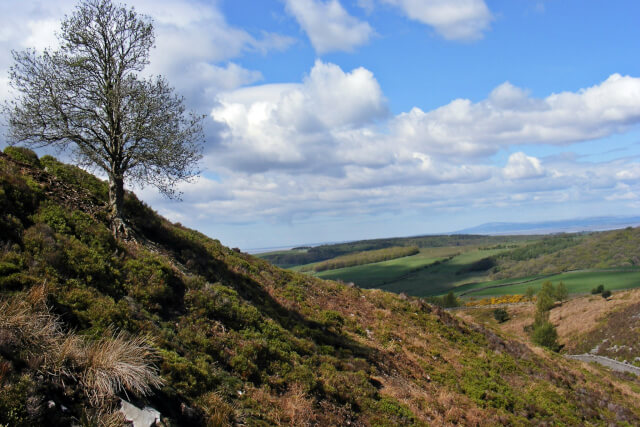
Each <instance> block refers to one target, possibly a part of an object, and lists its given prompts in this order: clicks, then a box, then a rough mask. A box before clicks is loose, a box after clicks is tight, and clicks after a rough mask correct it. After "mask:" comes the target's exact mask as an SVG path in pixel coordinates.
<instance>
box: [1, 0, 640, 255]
mask: <svg viewBox="0 0 640 427" xmlns="http://www.w3.org/2000/svg"><path fill="white" fill-rule="evenodd" d="M75 4H76V2H74V1H68V0H59V1H55V2H52V1H44V0H23V1H20V2H14V1H6V0H2V1H0V98H1V99H3V100H6V99H10V98H11V97H13V96H15V93H13V92H12V91H11V89H10V87H9V82H8V69H9V67H10V66H11V64H12V61H13V60H12V56H11V50H18V51H20V50H24V49H26V48H35V49H37V50H42V49H44V48H47V47H49V48H53V49H55V48H56V46H57V45H56V43H57V41H56V37H55V32H56V31H57V30H58V29H59V27H60V20H61V19H62V18H63V16H64V15H65V14H70V13H72V12H73V10H74V7H75ZM126 4H127V5H128V6H133V7H134V8H135V10H136V11H137V12H139V13H141V14H145V15H147V16H149V17H150V18H151V19H152V20H153V23H154V28H155V34H156V47H155V48H154V49H153V50H152V52H151V58H150V61H151V62H150V64H149V66H148V67H147V68H146V69H145V70H144V71H143V73H144V75H146V76H149V75H158V74H161V75H163V76H164V77H166V78H167V80H168V81H169V83H170V84H171V85H172V86H174V88H175V90H176V92H177V93H179V94H181V95H183V96H184V98H185V103H186V105H187V107H188V108H189V109H190V110H192V111H195V112H197V113H199V114H204V115H206V116H207V117H206V119H205V123H204V129H205V142H204V158H203V160H202V162H201V164H200V167H201V169H202V173H201V175H200V176H199V178H197V179H196V180H195V181H193V182H191V183H180V184H179V185H178V188H179V190H180V191H181V192H182V197H181V200H169V199H166V198H164V197H163V196H161V195H160V194H159V193H158V192H157V191H155V190H154V189H153V188H150V187H145V188H138V187H136V186H135V185H134V184H133V183H128V184H129V188H133V189H134V190H135V191H136V193H137V194H138V195H139V197H141V198H142V199H143V200H144V201H145V202H146V203H148V204H149V205H150V206H151V207H152V208H154V209H155V210H156V211H158V212H159V213H160V214H162V215H164V216H166V217H167V218H169V219H170V220H172V221H176V222H180V223H182V224H183V225H185V226H188V227H191V228H195V229H197V230H199V231H201V232H203V233H205V234H207V235H209V236H210V237H213V238H217V239H219V240H220V241H221V242H222V243H223V244H225V245H228V246H232V247H239V248H241V249H243V250H248V249H255V248H263V247H278V246H295V245H300V244H308V243H320V242H337V241H348V240H356V239H368V238H378V237H392V236H411V235H420V234H434V233H447V232H452V231H456V230H460V229H464V228H468V227H472V226H476V225H479V224H483V223H487V222H527V221H545V220H559V219H569V218H584V217H592V216H609V215H614V216H627V215H637V214H638V212H639V211H640V181H639V179H640V126H639V124H640V55H639V53H640V25H638V17H640V2H637V1H636V0H610V1H600V0H545V1H543V0H207V1H198V0H184V1H176V0H174V1H169V0H130V1H128V2H127V3H126ZM0 130H2V129H0ZM0 143H1V144H2V146H4V145H5V144H6V142H5V141H4V136H0ZM59 157H62V158H64V153H61V154H60V155H59Z"/></svg>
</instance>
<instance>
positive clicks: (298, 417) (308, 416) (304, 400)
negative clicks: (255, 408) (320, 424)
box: [281, 383, 316, 426]
mask: <svg viewBox="0 0 640 427" xmlns="http://www.w3.org/2000/svg"><path fill="white" fill-rule="evenodd" d="M281 405H282V409H283V410H284V412H285V414H286V415H287V417H288V419H289V423H290V425H292V426H311V425H314V424H315V421H316V414H315V413H314V410H313V400H312V399H311V398H309V397H308V396H307V394H306V393H305V391H304V387H303V386H302V385H300V384H298V383H295V384H293V385H292V386H291V387H290V389H289V391H288V392H287V393H286V394H285V395H284V396H283V398H282V403H281Z"/></svg>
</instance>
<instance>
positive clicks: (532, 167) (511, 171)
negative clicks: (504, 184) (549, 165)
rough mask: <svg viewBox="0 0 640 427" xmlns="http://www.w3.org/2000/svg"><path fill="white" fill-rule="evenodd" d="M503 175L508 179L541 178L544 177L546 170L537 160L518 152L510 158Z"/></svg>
mask: <svg viewBox="0 0 640 427" xmlns="http://www.w3.org/2000/svg"><path fill="white" fill-rule="evenodd" d="M503 173H504V176H505V177H507V178H508V179H528V178H539V177H541V176H543V175H544V169H543V167H542V165H541V164H540V160H538V159H537V158H535V157H530V156H527V155H526V154H524V153H523V152H518V153H513V154H512V155H510V156H509V160H508V161H507V165H506V166H505V168H504V170H503Z"/></svg>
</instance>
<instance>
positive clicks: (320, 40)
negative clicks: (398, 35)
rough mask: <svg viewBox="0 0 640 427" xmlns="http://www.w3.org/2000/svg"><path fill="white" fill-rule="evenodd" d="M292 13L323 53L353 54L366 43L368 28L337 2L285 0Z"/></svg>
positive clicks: (369, 31)
mask: <svg viewBox="0 0 640 427" xmlns="http://www.w3.org/2000/svg"><path fill="white" fill-rule="evenodd" d="M285 2H286V7H287V11H289V13H291V14H292V15H293V16H294V17H295V18H296V20H297V21H298V23H299V24H300V26H301V27H302V29H303V30H304V31H305V32H306V33H307V35H308V36H309V39H310V40H311V44H312V45H313V47H314V48H315V50H316V51H317V52H318V53H320V54H322V53H327V52H333V51H347V52H350V51H352V50H353V49H354V48H355V47H357V46H360V45H363V44H365V43H367V42H368V41H369V38H370V37H371V36H372V35H373V33H374V31H373V28H371V26H370V25H369V24H368V23H366V22H363V21H360V20H358V19H357V18H355V17H353V16H352V15H349V13H348V12H347V11H346V10H345V9H344V7H342V5H341V4H340V2H339V1H338V0H285Z"/></svg>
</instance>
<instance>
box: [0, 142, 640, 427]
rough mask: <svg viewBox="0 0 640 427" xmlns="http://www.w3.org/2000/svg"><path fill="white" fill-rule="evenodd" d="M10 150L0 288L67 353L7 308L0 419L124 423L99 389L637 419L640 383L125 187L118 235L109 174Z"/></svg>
mask: <svg viewBox="0 0 640 427" xmlns="http://www.w3.org/2000/svg"><path fill="white" fill-rule="evenodd" d="M8 152H9V153H10V154H11V156H7V155H4V154H3V155H2V156H0V241H2V246H1V251H0V293H1V296H2V303H3V304H5V306H6V307H13V308H12V310H14V311H15V312H16V313H17V314H18V315H19V314H20V313H22V312H25V313H28V312H30V311H29V310H31V312H33V313H36V314H35V315H36V316H40V317H42V318H43V319H45V324H46V325H50V326H51V328H52V329H51V331H50V333H49V335H47V336H50V337H51V346H53V347H50V348H63V349H65V350H64V351H65V352H64V353H60V352H59V353H58V354H60V355H66V356H65V358H64V360H57V361H54V362H55V363H53V362H50V361H48V360H45V359H47V358H46V357H44V358H43V356H42V352H41V351H40V352H39V351H38V347H37V345H36V344H34V342H33V340H28V339H25V338H24V337H29V336H31V335H30V332H29V328H32V327H33V328H34V330H36V332H37V330H38V328H39V327H38V325H35V326H33V325H31V323H29V322H23V323H20V322H18V321H8V320H3V322H2V323H1V324H0V384H1V388H0V424H9V425H12V426H13V425H34V424H43V423H44V421H45V420H46V423H47V424H48V425H56V424H57V425H67V424H72V423H83V424H91V423H99V422H117V417H114V416H112V415H111V414H110V411H112V410H113V409H115V407H116V406H115V403H114V404H112V405H111V406H110V405H109V404H108V403H109V402H106V403H105V401H106V400H109V399H111V401H112V402H116V396H122V397H127V398H128V399H134V398H137V399H141V401H140V402H138V403H139V404H141V405H142V404H149V405H151V406H153V407H155V408H156V409H158V410H159V411H160V412H161V413H162V415H163V417H164V422H165V424H166V425H196V426H197V425H233V424H242V425H252V426H253V425H258V426H260V425H264V426H267V425H296V426H302V425H322V426H324V425H362V426H367V425H372V426H373V425H378V426H385V425H442V424H456V423H458V424H463V425H496V424H513V425H529V424H533V425H539V424H541V423H544V422H553V423H557V424H560V425H561V424H565V425H579V424H594V425H606V424H608V423H621V424H624V423H628V424H630V425H633V424H638V423H639V422H640V409H639V408H638V407H637V405H636V403H637V401H638V400H637V399H638V398H639V397H640V396H638V394H637V393H636V392H634V391H633V390H634V389H633V387H628V386H626V385H620V383H619V381H621V380H617V379H614V378H606V377H602V376H598V377H596V376H595V375H593V374H591V373H589V372H588V371H586V370H582V369H580V368H579V365H578V364H577V363H575V362H570V361H565V360H563V359H562V358H560V357H559V356H557V355H555V354H551V353H549V352H546V351H542V350H540V351H538V350H537V351H532V350H530V349H529V348H528V347H527V346H525V345H524V344H521V343H519V342H514V341H509V340H506V339H504V338H502V337H500V336H499V335H496V334H495V333H494V332H491V331H489V330H485V329H483V328H481V327H479V326H475V325H471V324H466V323H461V322H460V321H458V320H456V319H454V318H453V317H451V316H450V315H448V314H447V313H446V312H444V311H442V310H440V309H435V308H433V307H432V306H430V305H428V304H426V303H425V302H424V301H422V300H420V299H416V298H407V297H401V296H397V295H394V294H390V293H386V292H382V291H376V290H371V291H368V290H361V289H359V288H357V287H347V286H344V285H342V284H339V283H335V282H330V281H322V280H319V279H316V278H313V277H308V276H305V275H302V274H298V273H294V272H290V271H285V270H282V269H279V268H277V267H274V266H272V265H271V264H269V263H267V262H266V261H263V260H260V259H257V258H254V257H251V256H249V255H247V254H244V253H240V252H237V251H234V250H231V249H228V248H226V247H224V246H222V245H221V244H220V243H219V242H218V241H217V240H212V239H210V238H208V237H206V236H204V235H202V234H200V233H198V232H196V231H193V230H189V229H186V228H184V227H182V226H180V225H179V224H171V223H170V222H168V221H166V220H165V219H163V218H161V217H160V216H158V215H157V214H156V213H155V212H153V211H152V210H151V209H150V208H148V207H147V206H145V205H144V204H143V203H141V202H140V201H139V200H137V199H136V197H135V196H134V195H133V194H128V195H127V199H126V205H125V209H126V213H127V217H128V219H129V221H130V224H131V227H132V229H133V230H134V235H135V241H130V242H120V241H115V240H114V239H113V238H112V237H111V234H110V232H109V228H108V225H107V221H106V204H105V202H106V199H107V186H106V184H105V183H104V182H102V181H100V180H98V179H96V178H95V177H93V176H91V175H89V174H87V173H85V172H83V171H81V170H80V169H77V168H75V167H72V166H67V165H64V164H62V163H59V162H58V161H56V160H55V159H54V158H52V157H48V156H45V157H43V158H41V159H38V158H37V157H35V155H33V154H32V153H30V152H28V151H24V150H17V149H10V150H8ZM33 295H40V297H39V298H35V297H34V296H33ZM5 306H3V307H5ZM16 310H17V311H16ZM20 310H23V311H22V312H21V311H20ZM5 312H8V309H7V310H5ZM18 315H17V317H16V319H22V318H24V316H23V317H20V316H18ZM40 317H38V318H40ZM3 319H4V318H3ZM47 319H48V320H47ZM47 322H48V323H47ZM16 325H17V326H16ZM47 327H49V326H47ZM45 329H46V328H45ZM126 337H130V341H131V342H133V344H136V345H132V346H127V344H126V343H125V342H124V341H125V339H126ZM65 343H66V344H65ZM55 346H57V347H55ZM47 348H49V347H47ZM128 349H130V350H128ZM114 352H115V353H114ZM147 356H149V357H147ZM131 360H133V362H136V361H140V360H143V361H146V363H148V364H147V365H139V366H138V365H135V363H132V364H133V365H135V366H138V367H139V369H140V370H141V373H140V375H139V376H138V377H136V378H137V379H139V380H140V381H143V382H144V381H146V383H143V384H139V383H138V384H137V385H136V384H133V385H132V384H130V383H129V382H127V381H126V379H127V378H128V377H126V375H125V374H127V373H128V371H127V372H124V373H123V374H122V379H121V381H120V382H119V383H115V384H111V385H109V384H107V386H106V392H105V393H103V394H100V393H101V390H102V389H100V388H99V387H98V383H99V375H101V373H102V372H105V370H106V369H114V367H117V368H118V369H120V368H122V367H123V366H129V365H127V363H128V361H131ZM136 363H137V362H136ZM152 363H153V364H155V366H157V372H156V371H155V370H154V369H153V366H154V365H152ZM51 367H53V368H51ZM156 373H157V374H158V375H159V378H158V377H156ZM145 384H146V386H148V387H149V388H150V389H151V390H150V391H151V394H150V395H148V396H146V397H144V396H141V394H144V393H140V392H141V391H142V392H144V391H146V390H147V389H145V387H144V386H145ZM109 387H111V388H109ZM125 392H126V394H125ZM98 398H99V399H98ZM62 405H64V407H65V408H66V410H65V411H63V410H62Z"/></svg>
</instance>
